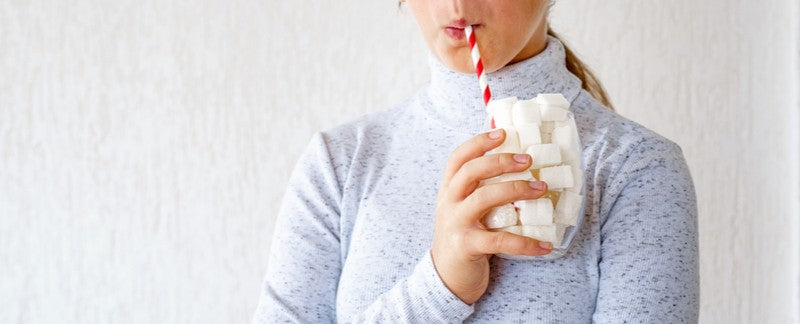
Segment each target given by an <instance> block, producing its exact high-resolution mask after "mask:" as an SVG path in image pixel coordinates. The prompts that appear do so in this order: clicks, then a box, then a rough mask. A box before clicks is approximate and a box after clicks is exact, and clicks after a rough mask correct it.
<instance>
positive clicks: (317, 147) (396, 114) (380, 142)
mask: <svg viewBox="0 0 800 324" xmlns="http://www.w3.org/2000/svg"><path fill="white" fill-rule="evenodd" d="M416 100H418V95H414V96H411V97H408V98H406V99H404V100H402V101H400V102H398V103H396V104H394V105H391V106H389V107H386V108H384V109H381V110H378V111H373V112H368V113H365V114H363V115H361V116H358V117H356V118H353V119H351V120H348V121H346V122H344V123H341V124H339V125H336V126H333V127H329V128H326V129H322V130H319V131H316V132H315V133H314V134H313V135H312V136H311V140H310V141H309V143H308V146H307V148H306V153H305V154H306V155H315V156H317V157H318V158H319V159H324V161H317V162H318V163H320V162H321V163H327V164H329V165H330V166H331V167H332V168H333V169H334V170H335V171H336V176H337V178H339V179H344V178H345V177H346V175H347V174H348V172H349V170H350V169H351V165H353V164H355V163H358V160H359V159H364V158H365V157H368V156H371V155H372V154H374V153H375V152H376V151H377V150H380V149H385V147H386V146H387V145H386V143H387V141H390V140H391V139H392V138H393V137H394V136H395V134H396V133H397V132H402V131H403V125H404V124H405V123H407V122H408V119H409V118H411V116H410V114H411V112H410V109H411V108H412V106H413V105H414V103H415V101H416Z"/></svg>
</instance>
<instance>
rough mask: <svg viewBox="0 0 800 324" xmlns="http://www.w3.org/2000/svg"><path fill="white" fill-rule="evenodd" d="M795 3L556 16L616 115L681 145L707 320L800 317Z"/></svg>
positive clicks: (597, 7)
mask: <svg viewBox="0 0 800 324" xmlns="http://www.w3.org/2000/svg"><path fill="white" fill-rule="evenodd" d="M798 8H800V5H798V2H797V1H796V0H786V1H769V2H762V1H746V0H744V1H742V0H738V1H723V0H718V1H691V0H680V1H640V0H625V1H622V0H617V1H588V0H582V1H563V2H561V3H560V4H559V5H558V7H557V8H555V9H554V12H553V14H554V15H555V16H554V17H553V18H554V27H553V28H554V29H556V30H561V31H563V32H564V34H565V35H566V36H565V37H566V38H567V39H568V40H569V41H570V42H571V43H572V44H574V45H575V48H576V50H577V51H578V52H579V53H580V54H582V56H583V57H585V58H586V60H587V61H588V62H589V64H590V65H591V66H593V67H594V68H595V70H597V71H598V73H599V75H600V77H601V78H602V80H603V81H604V83H605V85H606V86H607V87H608V89H609V91H610V93H611V97H612V98H613V100H614V103H615V104H616V105H617V107H618V108H619V109H618V111H619V112H620V113H621V114H622V115H624V116H627V117H629V118H631V119H633V120H635V121H638V122H640V123H642V124H644V125H645V126H648V127H650V128H651V129H654V130H656V131H657V132H659V133H661V134H663V135H665V136H667V137H668V138H670V139H673V140H674V141H676V142H677V143H678V144H680V145H681V147H682V148H683V151H684V154H685V155H686V157H687V160H688V162H689V167H690V170H691V171H692V176H693V178H694V181H695V187H696V189H697V196H698V201H699V211H700V217H699V225H700V250H701V264H700V270H701V309H702V312H701V314H702V315H701V321H702V322H706V323H789V322H797V321H798V320H799V319H798V306H800V299H799V298H798V291H799V290H798V288H799V287H800V286H799V285H800V282H798V273H799V272H798V264H799V262H800V261H799V259H798V255H799V254H800V249H798V226H800V223H798V219H797V217H798V215H799V214H800V209H799V208H798V192H800V191H798V181H799V180H798V179H800V178H798V168H799V167H800V164H799V163H798V156H799V155H798V154H799V153H798V152H799V151H798V145H800V141H799V139H800V136H799V135H798V126H800V125H799V124H798V121H799V120H800V117H799V116H800V115H799V114H798V109H800V104H798V87H800V83H798V76H800V72H799V71H800V70H798V62H799V61H800V54H799V53H800V51H798V30H800V27H798V20H799V16H798V14H799V13H800V11H798Z"/></svg>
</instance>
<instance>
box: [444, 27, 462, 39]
mask: <svg viewBox="0 0 800 324" xmlns="http://www.w3.org/2000/svg"><path fill="white" fill-rule="evenodd" d="M444 33H445V34H447V36H450V38H452V39H454V40H462V39H464V37H466V36H465V33H464V28H456V27H446V28H445V29H444Z"/></svg>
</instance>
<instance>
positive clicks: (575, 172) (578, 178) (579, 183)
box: [567, 161, 583, 194]
mask: <svg viewBox="0 0 800 324" xmlns="http://www.w3.org/2000/svg"><path fill="white" fill-rule="evenodd" d="M569 167H570V169H571V170H572V182H573V185H572V187H571V188H567V191H570V192H573V193H577V194H580V193H581V188H583V170H581V166H580V165H579V164H578V161H573V162H572V163H570V165H569Z"/></svg>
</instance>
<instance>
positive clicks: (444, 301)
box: [409, 249, 475, 323]
mask: <svg viewBox="0 0 800 324" xmlns="http://www.w3.org/2000/svg"><path fill="white" fill-rule="evenodd" d="M414 272H416V274H415V275H413V276H411V278H412V279H411V281H410V282H409V288H410V289H409V290H410V292H411V294H412V295H415V296H424V297H423V298H420V302H421V303H424V304H428V305H426V306H429V307H430V309H432V310H435V311H437V312H440V314H441V315H442V317H443V319H444V320H446V321H447V322H450V321H455V322H459V323H460V322H462V321H463V320H464V319H466V318H467V317H469V315H471V314H472V313H473V312H474V311H475V306H474V305H467V304H466V303H464V301H462V300H461V299H460V298H458V296H456V295H455V294H453V292H452V291H450V289H448V288H447V286H445V284H444V281H442V278H441V277H439V273H438V272H436V267H435V266H434V265H433V257H431V251H430V249H429V250H428V251H427V252H426V253H425V256H424V257H423V258H422V260H420V262H419V264H417V266H416V268H415V269H414Z"/></svg>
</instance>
